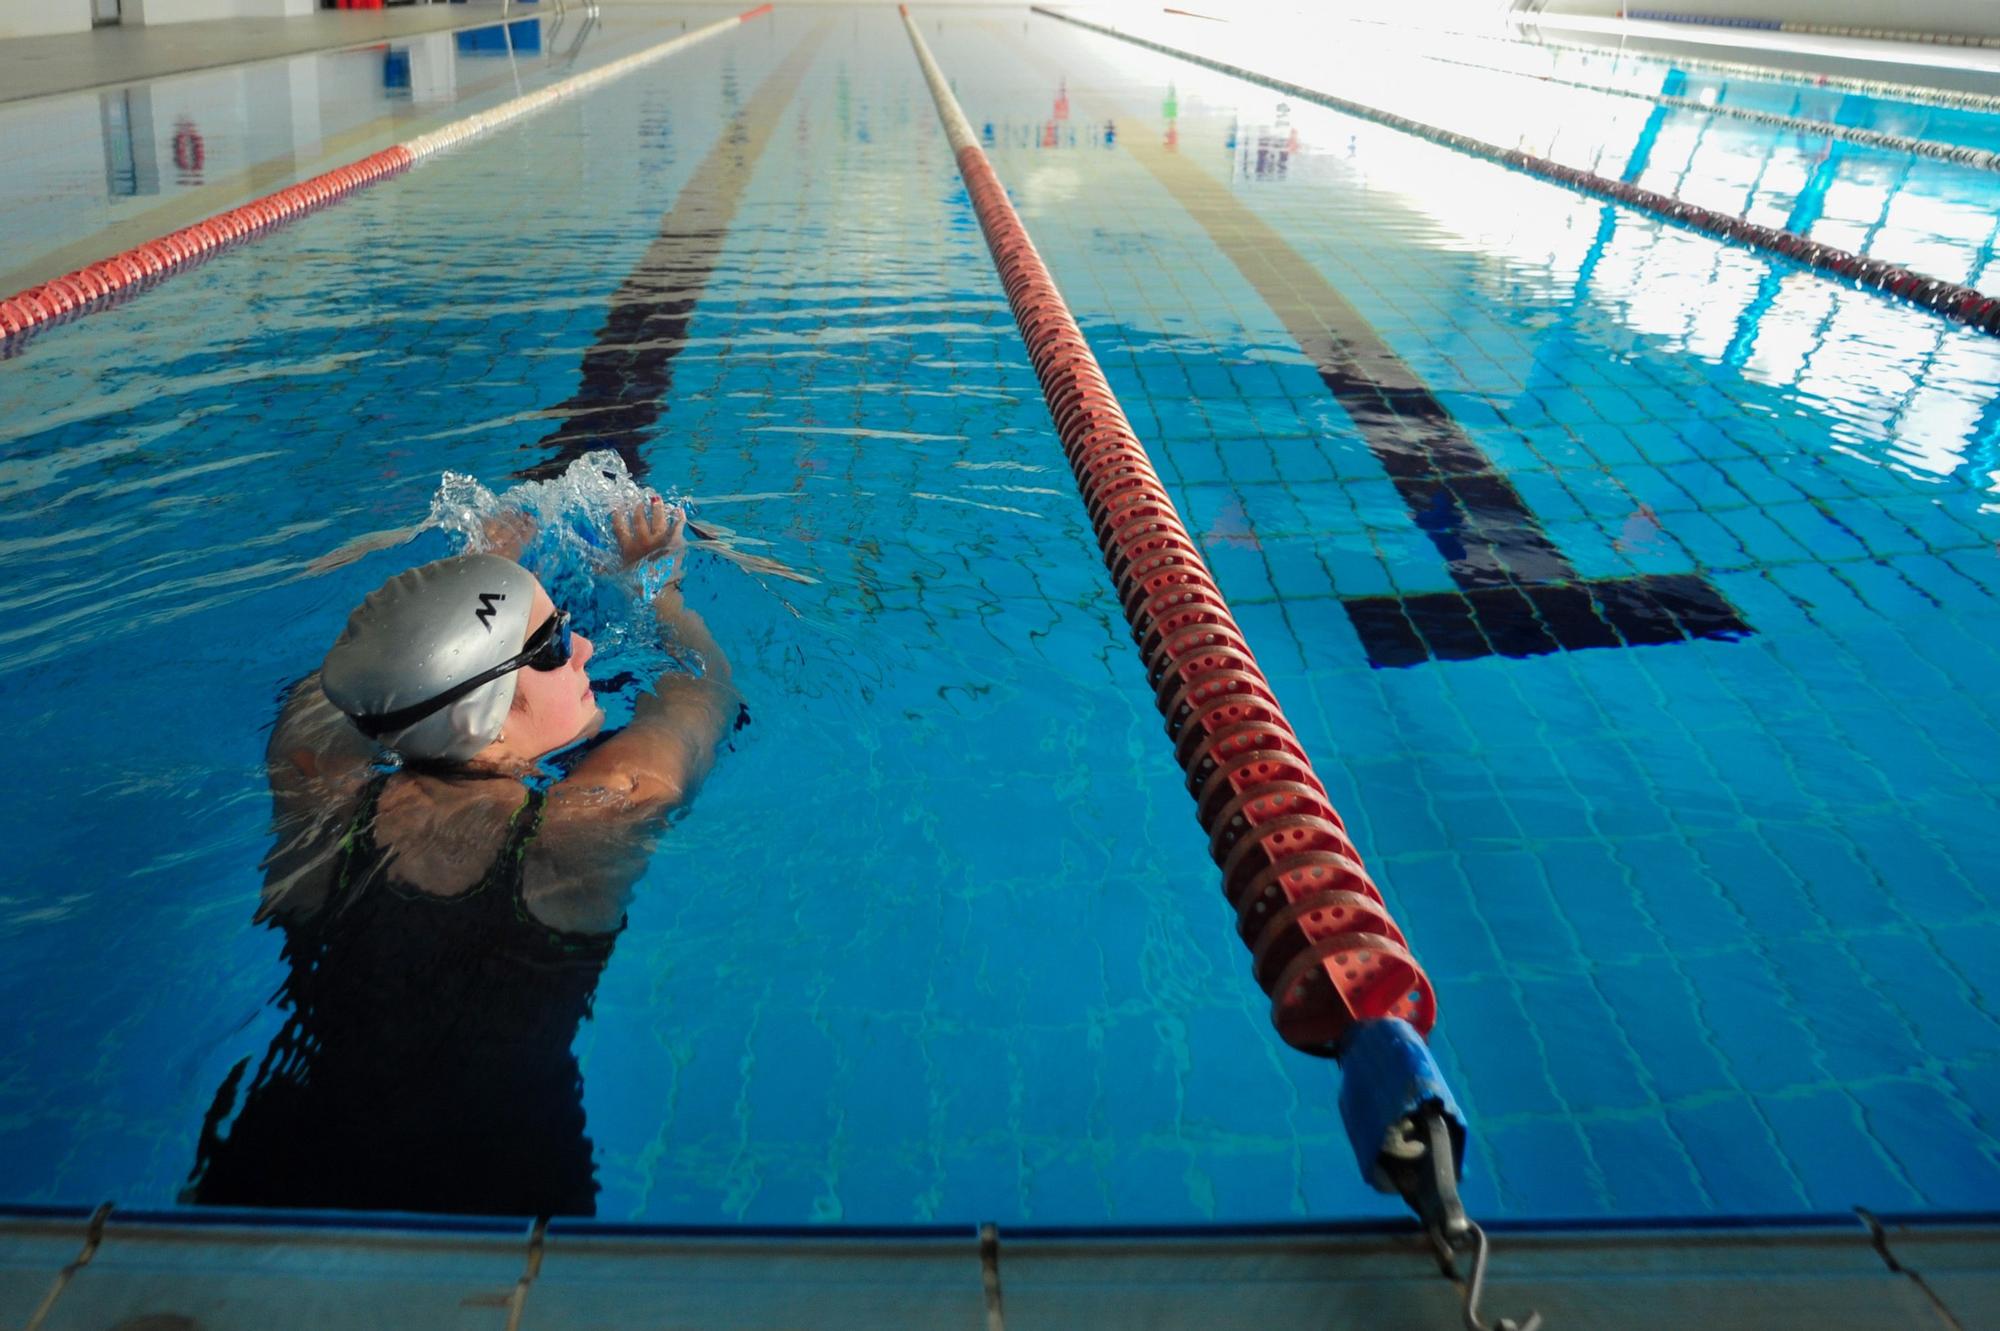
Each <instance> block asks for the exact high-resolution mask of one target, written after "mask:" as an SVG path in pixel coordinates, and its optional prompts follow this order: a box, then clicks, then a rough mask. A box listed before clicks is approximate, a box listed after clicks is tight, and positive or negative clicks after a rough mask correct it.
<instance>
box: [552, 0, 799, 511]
mask: <svg viewBox="0 0 2000 1331" xmlns="http://www.w3.org/2000/svg"><path fill="white" fill-rule="evenodd" d="M827 32H828V28H827V25H826V24H824V23H822V24H820V25H819V26H817V27H815V28H814V29H813V30H812V31H811V32H810V33H809V34H808V35H807V36H806V37H805V38H803V39H802V40H801V41H800V43H799V45H798V46H797V47H796V48H795V49H794V50H793V51H792V52H791V54H790V55H788V56H786V57H785V59H784V60H783V62H781V63H780V64H779V65H778V67H777V68H776V69H774V70H772V71H771V73H770V74H769V75H768V76H766V77H765V79H764V81H763V82H762V83H761V84H760V85H758V88H757V91H756V92H755V93H753V94H751V97H750V100H749V101H747V102H745V103H744V104H743V106H742V107H741V108H740V109H739V110H738V111H737V112H736V114H735V115H734V116H732V117H731V118H730V119H729V122H728V123H727V124H726V125H724V126H723V129H722V133H721V136H720V137H719V138H718V139H717V140H716V142H715V146H714V147H712V148H710V149H709V151H708V155H707V156H705V157H703V158H702V160H701V163H700V165H699V166H697V167H696V168H695V171H694V174H693V175H692V176H691V177H689V179H688V181H687V183H686V184H685V185H683V186H681V188H680V192H679V193H678V194H677V195H675V197H674V203H673V206H672V207H671V208H670V209H668V210H667V212H666V214H665V215H664V216H663V217H662V218H661V219H660V228H659V232H658V234H657V235H655V236H654V238H653V241H652V243H651V244H650V245H648V246H647V247H646V252H645V253H644V254H643V255H641V256H640V258H639V262H638V264H637V266H635V267H634V268H633V269H632V272H631V274H630V275H629V276H627V277H626V279H625V280H624V282H623V283H621V284H620V285H619V287H618V290H617V291H615V292H613V293H612V296H611V304H610V309H609V311H608V313H607V314H606V317H605V321H604V325H603V327H602V328H600V329H599V330H598V332H597V340H596V341H595V342H594V343H593V344H592V345H591V347H590V349H589V350H588V351H586V352H584V355H583V379H582V382H581V383H580V384H579V385H578V386H577V390H576V392H575V393H573V394H572V395H571V396H570V397H569V399H568V400H567V401H565V402H563V403H561V404H560V405H558V406H556V407H554V408H552V409H551V410H550V412H549V414H550V415H552V416H561V417H563V421H562V424H561V425H559V426H557V427H556V429H554V430H553V431H551V432H550V433H549V434H547V435H545V436H543V437H542V438H541V439H540V440H538V441H537V442H535V443H533V444H524V445H523V446H522V447H523V448H524V449H549V450H553V451H552V452H550V454H549V456H548V457H546V458H544V459H542V460H541V461H539V462H535V463H532V464H530V465H528V466H526V467H523V468H521V469H520V470H519V471H516V472H515V473H514V475H515V476H516V477H517V478H519V479H526V480H545V479H547V478H549V477H552V476H557V475H560V474H561V473H562V472H563V471H564V470H565V469H566V468H567V467H568V466H569V464H570V463H571V462H573V461H575V460H576V459H577V458H579V457H582V456H583V455H584V454H585V453H588V452H591V451H593V450H595V449H600V448H609V449H613V450H615V451H616V452H617V453H618V455H619V456H620V457H621V458H623V459H624V460H625V466H626V468H627V470H629V471H630V472H631V473H632V476H633V477H634V478H635V479H644V477H645V475H646V459H645V455H644V454H643V453H642V452H641V451H640V446H641V445H642V444H644V443H646V442H647V441H648V439H649V434H648V432H649V430H650V429H651V427H652V425H653V423H654V422H655V421H657V420H658V419H659V418H660V415H661V413H662V412H664V411H665V410H666V400H667V392H668V389H669V388H670V387H671V386H672V383H673V369H674V359H675V358H676V357H677V356H679V355H680V353H681V350H682V349H683V348H684V347H685V346H686V345H687V330H688V324H689V323H690V322H692V321H693V319H694V313H695V305H696V303H697V302H698V301H699V300H700V299H701V294H702V292H703V291H704V290H705V289H706V288H707V286H708V283H709V279H710V278H712V277H713V276H714V274H715V268H716V264H717V261H718V260H719V259H720V258H721V257H722V251H723V248H724V246H725V245H727V244H728V241H729V228H730V225H731V223H733V222H734V221H735V219H736V211H737V209H738V208H739V207H740V206H741V204H742V202H743V194H744V191H745V190H746V189H747V188H748V187H749V184H750V177H751V175H752V174H753V173H754V172H755V170H756V168H757V162H758V160H759V159H760V158H761V157H762V156H763V154H764V149H765V147H766V146H767V145H768V144H769V143H770V140H771V136H772V134H773V133H775V132H776V130H777V128H778V123H779V120H780V119H781V118H782V116H783V115H784V111H785V108H786V107H787V106H789V105H790V104H791V101H792V98H793V96H794V95H795V94H796V93H797V91H798V87H799V84H800V82H801V81H802V79H803V77H804V75H805V71H806V66H807V65H809V64H810V63H811V62H812V60H813V59H814V57H815V56H817V55H818V53H819V48H820V46H821V44H822V43H823V42H824V41H825V40H826V36H827Z"/></svg>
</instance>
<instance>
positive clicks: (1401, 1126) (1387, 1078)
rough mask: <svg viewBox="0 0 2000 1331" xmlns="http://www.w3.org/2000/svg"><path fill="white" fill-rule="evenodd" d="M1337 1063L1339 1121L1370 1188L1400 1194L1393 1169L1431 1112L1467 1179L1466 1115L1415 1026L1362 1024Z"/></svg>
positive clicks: (1457, 1170) (1457, 1172)
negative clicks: (1413, 1127)
mask: <svg viewBox="0 0 2000 1331" xmlns="http://www.w3.org/2000/svg"><path fill="white" fill-rule="evenodd" d="M1339 1058H1340V1076H1341V1081H1340V1118H1341V1121H1342V1122H1343V1123H1345V1124H1346V1125H1347V1139H1348V1141H1349V1142H1350V1143H1352V1145H1353V1147H1354V1158H1355V1160H1356V1161H1357V1162H1358V1163H1359V1164H1360V1166H1361V1177H1362V1178H1363V1179H1364V1180H1366V1181H1367V1183H1368V1185H1369V1186H1370V1187H1372V1188H1374V1189H1375V1190H1376V1191H1377V1192H1386V1193H1392V1194H1393V1193H1397V1192H1400V1191H1402V1188H1401V1186H1400V1185H1399V1184H1398V1182H1397V1180H1396V1178H1395V1177H1394V1175H1393V1174H1392V1173H1391V1172H1390V1168H1389V1166H1390V1164H1391V1162H1392V1161H1394V1160H1395V1159H1396V1158H1397V1150H1396V1148H1397V1147H1398V1145H1399V1144H1400V1143H1401V1142H1402V1141H1403V1140H1404V1139H1405V1137H1406V1136H1407V1133H1406V1131H1405V1129H1406V1127H1407V1125H1409V1124H1410V1123H1411V1122H1413V1121H1414V1120H1416V1119H1418V1118H1419V1117H1420V1116H1421V1115H1422V1114H1423V1111H1424V1110H1425V1109H1427V1108H1432V1109H1435V1110H1436V1111H1438V1113H1439V1114H1440V1115H1441V1116H1442V1117H1443V1118H1444V1120H1445V1123H1446V1126H1447V1127H1448V1128H1449V1129H1450V1132H1451V1148H1452V1170H1453V1175H1454V1177H1456V1178H1463V1177H1464V1176H1465V1115H1464V1114H1463V1113H1462V1112H1460V1110H1459V1107H1458V1101H1457V1100H1455V1099H1454V1098H1453V1097H1452V1094H1451V1087H1449V1086H1447V1085H1445V1080H1444V1074H1443V1073H1441V1072H1439V1071H1438V1065H1437V1060H1436V1059H1435V1058H1433V1057H1431V1051H1430V1046H1428V1045H1426V1044H1425V1043H1424V1038H1423V1037H1422V1036H1421V1035H1418V1034H1417V1030H1416V1027H1414V1026H1412V1025H1410V1023H1409V1022H1407V1021H1403V1020H1401V1019H1399V1018H1396V1017H1386V1018H1382V1019H1380V1020H1377V1021H1366V1022H1362V1023H1361V1024H1360V1025H1358V1026H1356V1027H1354V1028H1353V1029H1352V1030H1351V1031H1350V1032H1349V1033H1348V1036H1347V1039H1346V1041H1345V1043H1344V1046H1343V1047H1342V1049H1341V1051H1340V1055H1339Z"/></svg>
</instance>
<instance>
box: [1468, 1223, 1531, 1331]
mask: <svg viewBox="0 0 2000 1331" xmlns="http://www.w3.org/2000/svg"><path fill="white" fill-rule="evenodd" d="M1465 1228H1466V1233H1467V1235H1468V1236H1469V1237H1470V1238H1471V1240H1472V1277H1471V1279H1469V1280H1467V1281H1466V1282H1465V1331H1536V1328H1537V1327H1539V1326H1541V1324H1542V1315H1541V1314H1540V1313H1538V1312H1531V1313H1529V1314H1528V1320H1527V1321H1525V1322H1516V1321H1515V1320H1514V1319H1513V1318H1511V1317H1503V1318H1501V1319H1500V1320H1499V1321H1497V1322H1495V1323H1493V1325H1492V1326H1491V1327H1489V1326H1487V1325H1486V1323H1484V1322H1482V1321H1480V1320H1479V1300H1480V1299H1481V1298H1482V1297H1483V1296H1484V1295H1485V1293H1486V1249H1487V1244H1486V1231H1485V1230H1483V1229H1481V1228H1480V1227H1479V1226H1478V1225H1477V1224H1476V1223H1474V1222H1473V1221H1470V1220H1468V1221H1466V1222H1465Z"/></svg>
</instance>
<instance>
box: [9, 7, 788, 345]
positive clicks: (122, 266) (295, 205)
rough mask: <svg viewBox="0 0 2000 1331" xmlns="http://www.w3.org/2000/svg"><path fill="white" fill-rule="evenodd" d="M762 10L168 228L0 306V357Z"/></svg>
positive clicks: (762, 11)
mask: <svg viewBox="0 0 2000 1331" xmlns="http://www.w3.org/2000/svg"><path fill="white" fill-rule="evenodd" d="M770 12H771V6H770V5H768V4H764V5H759V6H757V7H756V8H755V9H747V10H745V11H743V12H742V13H740V14H738V15H736V17H734V18H727V19H722V20H720V21H719V22H715V23H711V24H709V25H708V26H707V27H703V28H696V29H695V30H693V31H692V32H687V33H683V34H681V35H680V36H678V37H674V38H670V39H669V40H667V41H664V42H661V43H660V44H659V45H657V46H652V47H649V48H647V49H646V50H643V51H637V52H634V53H633V54H631V55H628V56H624V57H621V58H620V59H618V60H614V61H612V62H610V63H609V64H606V65H600V66H599V67H598V68H596V69H593V70H589V71H586V72H585V73H582V74H573V75H571V76H570V77H568V78H566V79H563V80H561V81H559V82H556V83H552V84H550V85H549V86H548V87H546V88H541V89H538V90H537V91H535V92H531V93H528V94H526V95H525V96H521V97H516V98H514V99H513V100H511V101H507V102H503V103H501V104H500V105H499V106H496V107H494V108H492V109H491V110H488V111H481V112H478V113H476V114H474V115H470V116H465V117H463V118H461V119H459V120H454V121H452V122H451V123H449V124H447V125H443V126H440V127H439V128H437V129H434V130H432V131H430V132H429V133H428V134H420V135H418V136H417V137H416V138H414V139H407V140H405V141H404V142H402V143H399V144H394V145H391V146H390V147H387V148H384V149H382V150H381V151H380V152H375V153H370V154H369V155H368V156H366V157H363V158H360V159H358V160H357V161H354V162H350V163H349V164H348V165H346V166H341V167H335V168H334V169H333V170H331V171H325V172H322V173H320V174H319V175H316V176H312V177H310V178H308V179H306V180H302V181H300V182H298V183H297V184H295V185H289V186H286V187H285V188H284V189H281V190H277V191H275V192H274V193H271V194H266V195H264V196H263V197H262V198H258V199H252V200H251V201H250V202H249V203H246V204H244V205H243V206H241V207H240V208H231V209H229V210H228V211H226V212H222V213H218V214H216V215H215V216H214V217H211V218H209V219H207V220H206V221H201V222H196V223H195V224H193V225H192V226H185V227H182V228H180V229H179V230H177V231H170V232H168V233H167V234H166V235H164V236H161V237H160V238H159V239H157V240H152V241H147V242H146V243H144V244H141V245H136V246H133V247H132V248H130V249H127V250H123V251H120V252H119V253H117V254H113V255H111V256H110V257H109V258H106V259H102V260H99V261H98V262H96V263H92V264H86V265H85V266H84V267H82V268H79V269H77V270H76V271H74V272H72V273H67V274H65V275H64V276H62V277H57V278H53V279H51V280H50V281H47V282H44V283H42V284H41V285H40V286H35V287H30V288H28V289H27V290H26V291H22V292H18V293H16V294H15V295H12V296H9V297H6V298H5V299H0V356H7V355H12V354H14V353H15V352H17V351H18V350H19V349H20V348H21V346H22V345H23V344H24V342H25V339H26V338H27V337H28V336H29V335H30V334H33V333H35V332H38V331H40V330H41V329H43V328H46V327H48V326H49V325H51V324H55V323H65V322H68V321H69V320H71V319H75V318H80V317H81V316H83V315H85V314H90V313H93V312H95V311H97V310H100V309H104V308H106V307H107V306H109V305H111V304H114V303H118V302H121V301H123V300H125V299H129V298H130V297H132V296H134V295H136V294H138V293H139V292H141V291H145V290H149V289H150V288H152V287H154V286H157V285H158V284H159V283H160V282H162V281H165V280H166V279H167V278H169V277H171V276H173V275H174V274H175V273H179V272H184V271H186V270H187V269H189V268H192V267H194V266H195V265H197V264H200V263H205V262H206V261H207V260H209V259H210V258H212V257H214V255H215V254H216V253H217V252H219V251H221V250H223V249H226V248H229V247H230V246H233V245H235V244H237V243H239V242H242V241H246V240H251V239H254V238H255V237H257V236H260V235H262V234H264V233H265V232H267V231H269V230H271V229H272V228H273V227H276V226H279V225H282V224H283V223H286V222H289V221H291V220H292V219H293V218H295V217H298V216H300V215H302V214H304V213H308V212H314V211H317V210H318V209H320V208H323V207H325V206H327V205H328V204H331V203H333V202H335V201H337V200H339V199H342V198H344V197H346V196H347V195H349V194H352V193H353V192H354V191H355V190H358V189H361V188H363V187H365V186H368V185H373V184H374V183H376V182H377V181H379V180H382V179H385V178H386V177H388V176H392V175H399V174H401V173H402V172H404V171H406V170H408V169H409V168H410V167H411V166H413V165H414V164H416V163H417V162H419V161H422V160H423V159H424V158H426V157H428V156H430V155H431V154H433V153H436V152H441V151H443V150H444V149H446V148H450V147H454V146H456V145H457V144H460V143H463V142H464V141H465V140H467V139H470V138H473V137H475V136H477V135H480V134H484V133H486V132H487V131H488V130H491V129H496V128H498V127H499V126H501V125H505V124H508V123H510V122H512V121H514V120H517V119H519V118H520V117H522V116H524V115H528V114H530V113H532V112H535V111H540V110H542V109H544V108H546V107H549V106H552V105H554V104H555V103H556V102H558V101H561V100H563V99H564V98H568V97H574V96H576V95H577V94H579V93H583V92H588V91H589V90H591V89H593V88H595V87H597V86H599V85H600V84H603V83H608V82H610V81H611V80H612V79H615V78H618V77H620V76H622V75H625V74H629V73H631V72H632V71H633V70H635V69H639V68H641V67H643V66H645V65H649V64H652V63H653V62H654V61H656V60H660V59H663V58H665V57H666V56H669V55H672V54H674V53H675V52H677V51H681V50H684V49H686V48H687V47H689V46H692V45H694V44H695V43H697V42H700V41H704V40H706V39H707V38H710V37H713V36H715V35H717V34H718V33H722V32H727V31H730V30H732V29H735V28H737V27H740V26H742V25H743V24H745V23H747V22H749V21H750V20H751V19H754V18H757V17H760V16H761V15H764V14H768V13H770Z"/></svg>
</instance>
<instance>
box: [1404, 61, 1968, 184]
mask: <svg viewBox="0 0 2000 1331" xmlns="http://www.w3.org/2000/svg"><path fill="white" fill-rule="evenodd" d="M1418 59H1420V60H1430V61H1434V62H1435V63H1437V64H1441V65H1457V66H1459V67H1460V68H1462V69H1483V70H1487V71H1489V72H1491V73H1495V74H1506V75H1509V76H1511V77H1513V78H1521V79H1533V80H1534V81H1535V82H1537V83H1543V84H1549V85H1552V86H1555V87H1560V88H1577V89H1580V90H1582V91H1585V92H1601V93H1604V94H1606V95H1607V96H1611V97H1629V98H1632V99H1633V100H1635V101H1641V102H1652V103H1653V104H1654V105H1656V106H1666V107H1671V108H1673V109H1674V110H1676V111H1698V112H1701V113H1703V114H1705V115H1713V116H1727V117H1729V118H1730V119H1732V120H1741V121H1744V122H1746V123H1749V124H1754V125H1769V126H1771V127H1772V128H1774V129H1784V130H1797V131H1799V132H1800V133H1805V134H1812V135H1815V136H1817V137H1820V138H1828V139H1840V140H1842V141H1843V142H1846V143H1859V144H1863V145H1865V146H1867V147H1870V148H1885V149H1888V150H1890V151H1892V152H1905V153H1909V154H1911V155H1912V156H1915V157H1931V158H1935V159H1937V160H1938V161H1941V162H1953V163H1956V164H1957V165H1959V166H1969V167H1972V168H1974V169H1976V170H1980V171H2000V152H1990V151H1988V150H1987V149H1985V148H1972V147H1968V146H1966V145H1965V144H1961V143H1945V142H1942V141H1940V140H1937V139H1919V138H1913V137H1911V136H1910V135H1908V134H1891V133H1889V132H1888V131H1886V130H1879V129H1863V128H1862V127H1860V126H1859V125H1837V124H1835V123H1834V122H1833V121H1831V120H1814V119H1813V118H1812V117H1810V116H1790V115H1785V114H1783V113H1781V112H1778V111H1758V110H1755V109H1753V108H1751V107H1747V106H1731V105H1729V104H1728V103H1727V102H1714V103H1710V102H1704V101H1702V100H1701V99H1699V98H1696V97H1675V96H1673V95H1672V94H1671V93H1663V92H1642V91H1641V90H1639V89H1637V88H1618V87H1613V86H1612V85H1610V84H1606V83H1585V82H1584V81H1582V80H1581V79H1565V78H1558V77H1557V76H1556V75H1554V74H1537V73H1535V72H1534V71H1533V70H1529V69H1509V68H1507V67H1506V66H1505V65H1482V64H1480V63H1479V62H1478V61H1476V60H1460V59H1458V58H1457V57H1455V56H1448V55H1431V54H1428V53H1419V55H1418Z"/></svg>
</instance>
